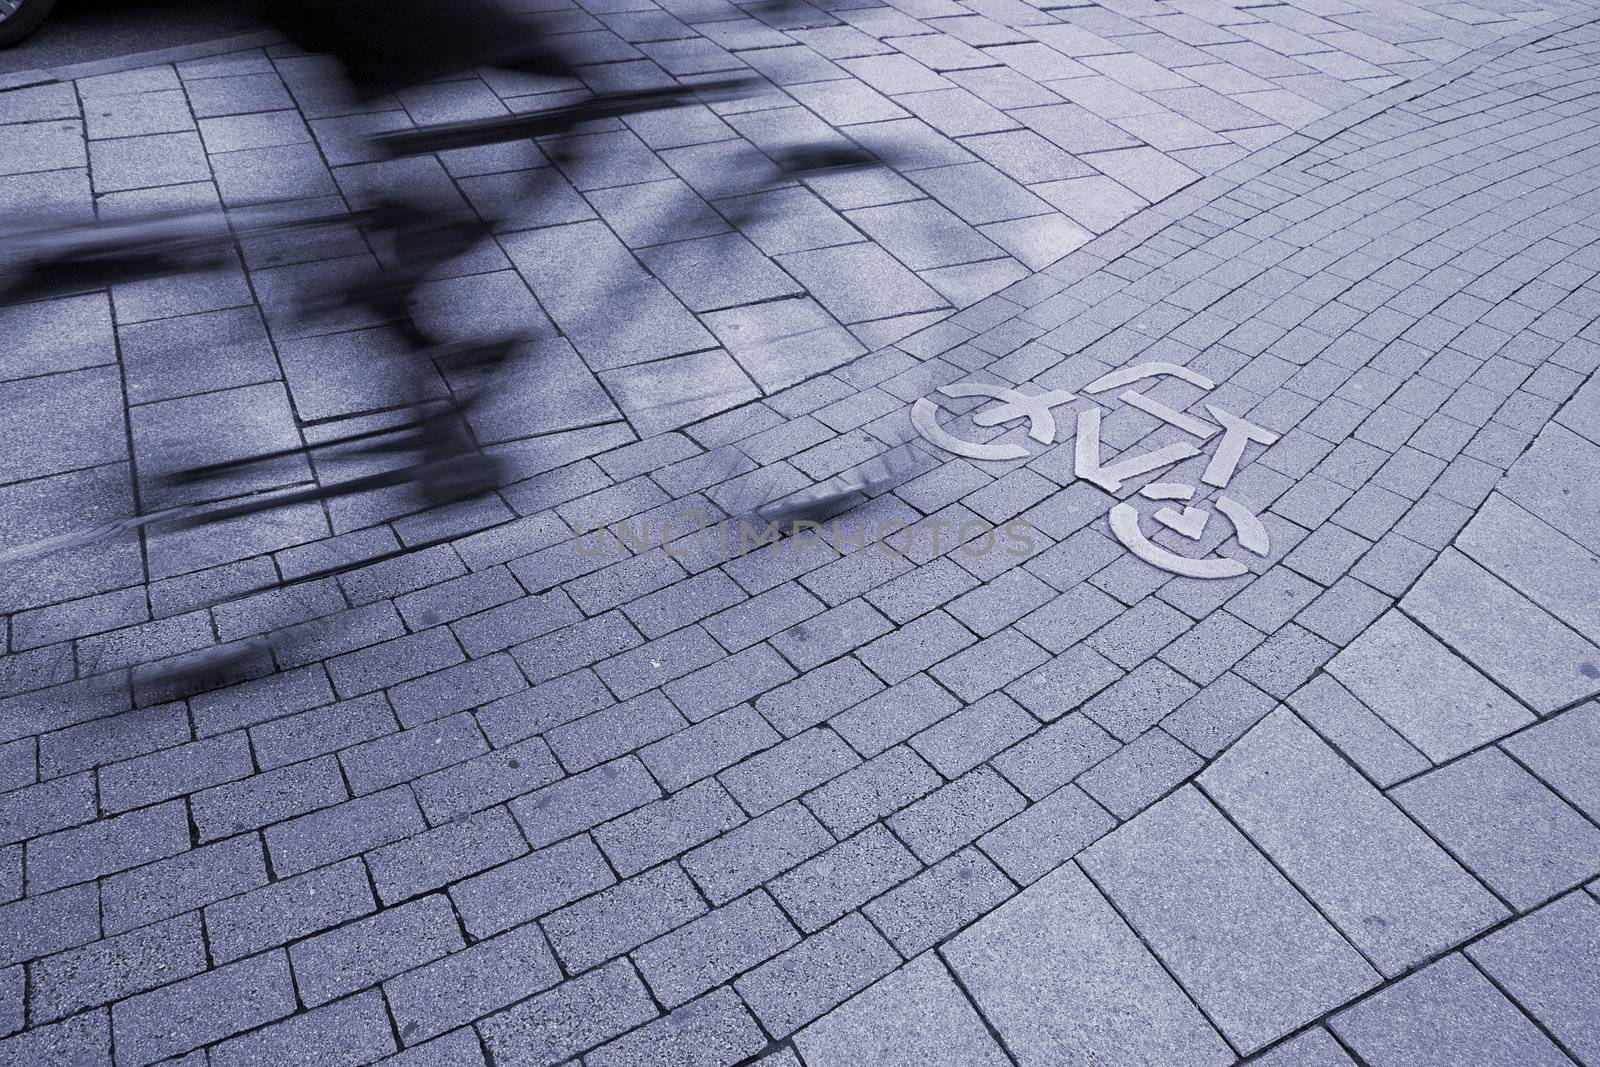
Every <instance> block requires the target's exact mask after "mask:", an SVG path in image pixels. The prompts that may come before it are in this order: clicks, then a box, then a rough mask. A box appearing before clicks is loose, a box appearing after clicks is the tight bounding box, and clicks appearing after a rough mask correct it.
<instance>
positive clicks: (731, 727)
mask: <svg viewBox="0 0 1600 1067" xmlns="http://www.w3.org/2000/svg"><path fill="white" fill-rule="evenodd" d="M780 740H782V737H781V735H780V734H779V733H778V732H777V731H776V730H774V729H773V728H772V727H771V726H769V725H768V724H767V721H766V720H765V719H763V718H762V717H761V715H760V714H759V713H758V712H757V711H756V710H755V709H754V708H752V707H750V706H749V705H748V704H744V705H740V706H739V707H736V708H732V709H730V710H728V711H725V712H722V713H720V714H717V715H714V716H712V717H711V718H709V719H706V720H705V721H704V722H700V723H696V724H695V725H693V726H690V727H687V728H685V729H681V730H678V731H677V732H675V733H673V734H672V735H671V736H669V737H664V738H662V739H661V740H659V741H657V742H655V743H654V744H651V745H647V746H646V747H645V748H644V749H643V750H642V751H641V752H640V754H639V755H640V758H641V759H643V760H644V763H645V766H647V767H649V768H650V773H651V774H653V775H654V776H655V778H656V780H657V781H659V782H661V784H662V785H663V787H665V788H666V789H667V790H669V791H673V790H678V789H682V788H683V787H684V786H686V785H689V784H690V783H692V782H695V781H698V780H699V779H701V778H703V777H705V776H706V775H709V774H715V773H716V772H717V771H720V770H722V769H723V768H725V767H730V766H732V765H733V764H735V763H737V762H739V761H740V760H742V759H743V758H744V757H746V756H749V755H752V754H753V753H755V752H759V751H760V750H762V749H764V748H767V747H769V746H771V745H775V744H777V743H778V742H779V741H780Z"/></svg>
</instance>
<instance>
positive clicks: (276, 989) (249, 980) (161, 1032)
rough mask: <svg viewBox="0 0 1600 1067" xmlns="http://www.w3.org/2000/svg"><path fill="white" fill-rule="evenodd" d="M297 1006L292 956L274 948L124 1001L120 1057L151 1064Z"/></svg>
mask: <svg viewBox="0 0 1600 1067" xmlns="http://www.w3.org/2000/svg"><path fill="white" fill-rule="evenodd" d="M294 1010H295V998H294V983H293V981H292V980H291V979H290V976H289V958H288V956H286V955H285V954H284V953H283V952H270V953H266V954H264V955H261V956H256V957H254V958H253V959H248V960H243V961H241V962H239V963H232V964H228V965H227V966H225V967H218V968H217V969H215V970H212V971H207V972H206V973H204V974H199V975H195V976H194V977H193V978H187V979H185V980H183V981H181V982H176V983H174V984H172V985H169V986H164V987H162V988H161V989H156V990H152V991H151V992H149V993H141V994H139V995H138V996H135V997H130V998H129V999H127V1000H123V1001H119V1002H118V1003H117V1004H115V1005H114V1006H113V1007H112V1009H111V1027H112V1031H113V1034H114V1036H115V1038H116V1043H117V1049H118V1058H119V1060H124V1061H126V1062H127V1063H130V1064H139V1065H143V1064H148V1063H155V1062H157V1061H158V1060H163V1059H166V1058H168V1057H169V1056H176V1055H178V1054H180V1053H183V1052H187V1051H189V1050H190V1049H193V1048H198V1047H200V1046H201V1045H205V1044H207V1043H209V1042H212V1041H217V1040H219V1039H221V1038H225V1037H229V1036H231V1035H233V1034H236V1033H239V1032H241V1031H244V1030H249V1029H251V1028H253V1027H257V1026H260V1025H262V1024H263V1023H267V1022H271V1021H273V1020H275V1019H281V1018H283V1017H285V1016H287V1015H289V1014H291V1013H292V1012H293V1011H294Z"/></svg>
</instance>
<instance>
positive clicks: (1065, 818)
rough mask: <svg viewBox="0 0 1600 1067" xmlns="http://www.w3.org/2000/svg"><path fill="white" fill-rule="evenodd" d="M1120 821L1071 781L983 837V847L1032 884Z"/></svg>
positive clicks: (1018, 877)
mask: <svg viewBox="0 0 1600 1067" xmlns="http://www.w3.org/2000/svg"><path fill="white" fill-rule="evenodd" d="M1114 826H1116V819H1114V818H1113V817H1112V816H1111V815H1110V814H1108V813H1107V812H1106V810H1105V809H1104V808H1102V807H1100V805H1098V804H1096V803H1095V802H1094V801H1093V800H1090V799H1089V797H1088V796H1087V795H1086V794H1085V793H1084V792H1083V790H1081V789H1079V788H1077V787H1076V786H1070V785H1069V786H1065V787H1063V788H1061V789H1058V790H1056V791H1055V792H1054V793H1051V794H1050V795H1049V796H1046V797H1044V798H1043V799H1042V800H1040V801H1039V802H1038V803H1037V804H1034V805H1033V806H1032V807H1029V808H1027V809H1026V810H1025V811H1023V812H1021V813H1020V814H1018V815H1015V816H1013V817H1012V818H1010V819H1008V820H1006V821H1005V822H1003V823H1001V824H1000V825H999V826H998V827H996V828H995V829H993V830H991V831H989V832H988V833H987V834H984V835H983V836H982V837H980V838H979V839H978V847H979V848H981V849H983V851H984V853H985V854H986V855H988V856H990V857H991V858H992V859H994V861H995V862H996V863H998V864H999V865H1000V867H1001V868H1002V869H1003V870H1004V871H1005V872H1006V873H1007V874H1008V875H1010V876H1011V877H1012V878H1014V879H1015V880H1017V881H1018V882H1020V883H1022V884H1023V885H1028V884H1030V883H1033V882H1036V881H1038V880H1039V879H1040V878H1042V877H1043V876H1044V875H1046V874H1048V873H1050V872H1051V871H1052V870H1054V869H1055V868H1057V867H1059V866H1061V864H1063V863H1065V862H1066V861H1067V860H1069V859H1071V858H1072V857H1073V856H1075V855H1077V854H1078V853H1079V852H1081V851H1082V850H1083V849H1085V848H1087V847H1088V846H1089V845H1091V844H1093V843H1094V842H1095V841H1097V840H1099V838H1100V837H1102V836H1103V835H1105V834H1106V833H1107V832H1109V831H1110V830H1111V829H1112V828H1113V827H1114Z"/></svg>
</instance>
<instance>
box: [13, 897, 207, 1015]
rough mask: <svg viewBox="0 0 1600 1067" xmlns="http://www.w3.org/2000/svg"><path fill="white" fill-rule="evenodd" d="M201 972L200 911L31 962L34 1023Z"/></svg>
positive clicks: (108, 1002) (203, 952)
mask: <svg viewBox="0 0 1600 1067" xmlns="http://www.w3.org/2000/svg"><path fill="white" fill-rule="evenodd" d="M205 969H206V950H205V943H204V941H203V940H202V939H201V935H200V916H199V913H192V914H189V915H183V916H179V917H178V918H176V919H169V920H167V921H166V922H162V923H158V924H156V925H154V926H147V927H145V928H143V929H141V930H135V931H133V932H132V933H127V934H123V935H121V936H119V937H111V938H107V939H106V940H104V941H96V942H95V943H94V944H92V945H88V946H86V947H84V948H80V949H72V950H70V951H68V952H63V953H60V954H58V955H55V956H49V957H46V958H45V959H42V960H39V961H37V962H36V963H34V964H33V980H32V981H33V985H32V990H33V993H32V998H33V999H32V1016H33V1020H34V1022H35V1023H38V1022H53V1021H55V1020H57V1019H62V1018H65V1017H66V1016H68V1015H73V1014H76V1013H77V1012H79V1011H82V1010H84V1009H86V1008H96V1007H100V1006H102V1005H105V1004H110V1003H112V1002H113V1001H117V1000H121V999H123V998H124V997H128V996H132V995H133V994H136V993H142V992H144V991H145V990H148V989H153V988H154V987H156V986H159V985H165V984H167V983H168V982H172V981H178V980H180V979H184V978H188V977H189V976H190V975H194V974H198V973H199V972H201V971H203V970H205Z"/></svg>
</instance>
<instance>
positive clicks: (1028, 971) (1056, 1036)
mask: <svg viewBox="0 0 1600 1067" xmlns="http://www.w3.org/2000/svg"><path fill="white" fill-rule="evenodd" d="M945 956H946V959H947V960H948V961H949V963H950V966H951V968H952V970H953V971H954V972H955V974H956V976H957V977H959V978H960V979H961V981H962V984H963V985H964V986H965V987H966V988H967V989H968V990H969V991H970V994H971V996H972V998H973V1000H974V1001H975V1003H976V1004H977V1005H978V1007H979V1009H980V1010H981V1011H982V1012H983V1013H984V1015H985V1017H986V1018H988V1019H989V1020H990V1022H991V1023H992V1025H993V1026H994V1028H995V1030H996V1032H998V1033H999V1034H1000V1036H1001V1037H1002V1038H1004V1039H1005V1041H1006V1043H1007V1045H1008V1047H1010V1048H1011V1049H1012V1050H1013V1052H1014V1054H1015V1055H1016V1056H1017V1057H1018V1059H1019V1061H1020V1062H1022V1063H1025V1064H1045V1063H1057V1062H1064V1061H1070V1060H1073V1059H1078V1058H1085V1057H1090V1056H1094V1055H1097V1054H1098V1050H1101V1049H1106V1048H1117V1049H1121V1050H1123V1052H1122V1055H1126V1056H1133V1057H1137V1059H1138V1060H1139V1061H1140V1062H1144V1063H1150V1064H1171V1065H1173V1067H1177V1065H1180V1064H1182V1065H1186V1067H1187V1065H1199V1064H1224V1063H1230V1062H1232V1060H1233V1058H1234V1057H1233V1054H1232V1052H1231V1051H1230V1050H1229V1049H1228V1047H1227V1046H1226V1045H1225V1044H1224V1043H1223V1041H1222V1039H1221V1038H1220V1037H1219V1036H1218V1034H1217V1032H1216V1031H1215V1030H1213V1029H1212V1028H1211V1026H1210V1025H1209V1024H1208V1023H1207V1022H1206V1020H1205V1017H1204V1016H1202V1015H1201V1014H1200V1013H1199V1012H1198V1011H1197V1010H1196V1009H1195V1007H1194V1005H1193V1003H1191V1002H1190V1001H1189V999H1188V998H1187V997H1186V996H1184V994H1183V992H1182V991H1181V990H1180V989H1179V988H1178V986H1177V984H1176V983H1175V982H1173V980H1172V978H1171V977H1170V976H1169V975H1168V974H1167V972H1166V971H1165V970H1163V969H1162V967H1161V965H1160V963H1158V962H1157V960H1156V958H1155V957H1154V956H1152V955H1151V954H1150V952H1149V951H1148V950H1147V949H1146V948H1145V947H1144V946H1143V945H1142V944H1140V942H1139V939H1138V938H1136V937H1135V936H1134V934H1133V932H1132V931H1131V930H1129V929H1128V927H1127V926H1126V925H1125V924H1124V923H1123V921H1122V920H1121V919H1120V918H1119V917H1118V915H1117V913H1116V912H1115V911H1114V910H1113V909H1112V908H1111V906H1110V905H1109V904H1108V903H1107V902H1106V900H1105V898H1104V897H1102V896H1101V895H1100V894H1099V892H1098V891H1096V889H1095V887H1094V886H1093V885H1092V884H1091V883H1090V882H1089V880H1088V879H1087V878H1085V877H1084V876H1083V873H1082V872H1081V871H1079V870H1078V869H1077V868H1076V867H1075V866H1072V865H1068V866H1066V867H1064V868H1062V869H1060V870H1058V871H1056V872H1055V873H1054V874H1051V875H1049V876H1048V877H1046V878H1045V879H1043V880H1042V881H1040V882H1039V883H1038V884H1037V885H1035V886H1033V887H1032V888H1031V889H1029V891H1028V892H1027V893H1025V894H1022V895H1020V896H1018V897H1016V898H1015V899H1014V900H1012V901H1010V902H1008V903H1006V904H1004V905H1002V906H1001V907H1000V908H998V909H996V910H995V911H994V912H993V913H992V914H991V915H989V916H987V917H986V918H984V919H983V920H982V921H981V922H979V923H977V924H976V925H974V926H973V927H971V928H970V929H969V930H967V931H965V932H963V933H962V934H960V935H959V936H957V937H956V938H955V939H954V940H952V941H951V943H950V944H949V946H948V947H947V948H946V950H945ZM1040 1018H1051V1019H1059V1020H1060V1021H1059V1022H1058V1023H1056V1024H1055V1025H1051V1026H1044V1027H1041V1026H1038V1025H1037V1024H1036V1020H1038V1019H1040Z"/></svg>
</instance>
